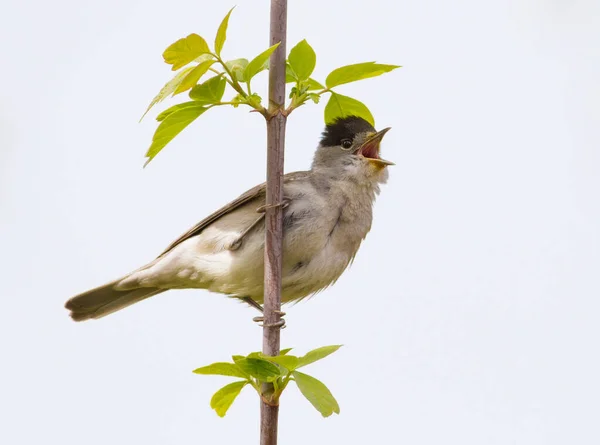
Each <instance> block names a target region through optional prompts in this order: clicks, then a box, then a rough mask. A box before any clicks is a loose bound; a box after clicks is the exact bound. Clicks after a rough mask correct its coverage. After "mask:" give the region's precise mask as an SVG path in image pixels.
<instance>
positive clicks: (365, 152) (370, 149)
mask: <svg viewBox="0 0 600 445" xmlns="http://www.w3.org/2000/svg"><path fill="white" fill-rule="evenodd" d="M390 130H391V127H387V128H384V129H383V130H381V131H378V132H377V133H375V134H373V135H372V136H371V137H369V138H368V139H367V140H366V141H365V142H364V143H363V144H362V145H361V146H360V148H359V149H358V154H360V155H361V156H364V157H365V158H366V159H367V160H368V161H369V162H372V163H374V164H376V165H377V166H379V167H382V168H383V167H385V166H387V165H395V164H394V163H393V162H391V161H387V160H385V159H381V158H380V157H379V151H380V147H379V146H380V144H381V140H382V139H383V136H385V134H386V133H387V132H388V131H390Z"/></svg>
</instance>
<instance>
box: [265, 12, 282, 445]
mask: <svg viewBox="0 0 600 445" xmlns="http://www.w3.org/2000/svg"><path fill="white" fill-rule="evenodd" d="M286 29H287V0H271V33H270V43H269V45H274V44H276V43H277V42H281V44H280V45H279V47H278V48H277V49H276V50H275V52H274V53H273V54H272V55H271V60H270V64H269V110H268V111H269V119H268V121H267V196H266V204H267V210H266V219H265V229H266V230H265V290H264V292H265V296H264V298H265V301H264V327H263V353H264V354H267V355H277V354H279V347H280V342H279V340H280V328H279V327H278V326H275V325H276V324H277V322H278V321H279V320H280V315H279V311H280V309H281V265H282V256H283V252H282V251H283V246H282V244H283V243H282V239H283V210H282V208H281V206H277V204H279V203H281V202H282V199H283V153H284V144H285V124H286V117H285V115H284V114H283V109H284V107H285V55H286ZM260 403H261V406H260V444H261V445H276V444H277V423H278V416H279V407H278V406H272V405H271V404H268V403H266V402H265V401H264V400H261V402H260Z"/></svg>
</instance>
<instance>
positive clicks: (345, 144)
mask: <svg viewBox="0 0 600 445" xmlns="http://www.w3.org/2000/svg"><path fill="white" fill-rule="evenodd" d="M350 147H352V141H351V140H350V139H343V140H342V148H344V149H346V150H347V149H349V148H350Z"/></svg>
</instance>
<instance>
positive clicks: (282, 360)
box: [261, 354, 300, 371]
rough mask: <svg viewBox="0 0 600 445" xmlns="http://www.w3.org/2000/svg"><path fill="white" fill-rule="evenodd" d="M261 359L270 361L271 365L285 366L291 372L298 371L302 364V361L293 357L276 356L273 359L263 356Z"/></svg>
mask: <svg viewBox="0 0 600 445" xmlns="http://www.w3.org/2000/svg"><path fill="white" fill-rule="evenodd" d="M261 357H262V358H263V359H265V360H268V361H270V362H271V363H277V364H278V365H281V366H283V367H284V368H286V369H287V370H289V371H293V370H294V369H296V368H297V367H298V365H299V363H300V359H299V358H298V357H295V356H293V355H281V354H280V355H276V356H275V357H271V356H269V355H264V354H261Z"/></svg>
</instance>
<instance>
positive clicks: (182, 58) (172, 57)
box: [163, 34, 210, 71]
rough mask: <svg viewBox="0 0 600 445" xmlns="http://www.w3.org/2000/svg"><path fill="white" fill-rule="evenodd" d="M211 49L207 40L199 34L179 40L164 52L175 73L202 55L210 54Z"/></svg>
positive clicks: (164, 56)
mask: <svg viewBox="0 0 600 445" xmlns="http://www.w3.org/2000/svg"><path fill="white" fill-rule="evenodd" d="M209 52H210V49H209V48H208V44H207V43H206V40H204V39H203V38H202V37H200V36H199V35H198V34H190V35H189V36H187V37H184V38H182V39H179V40H177V41H176V42H175V43H172V44H171V45H169V46H168V47H167V49H166V50H165V51H164V52H163V58H164V59H165V62H166V63H168V64H169V65H173V67H172V68H171V69H172V70H173V71H176V70H178V69H179V68H181V67H182V66H185V65H187V64H188V63H190V62H191V61H192V60H194V59H195V58H196V57H198V56H199V55H201V54H204V53H209Z"/></svg>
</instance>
